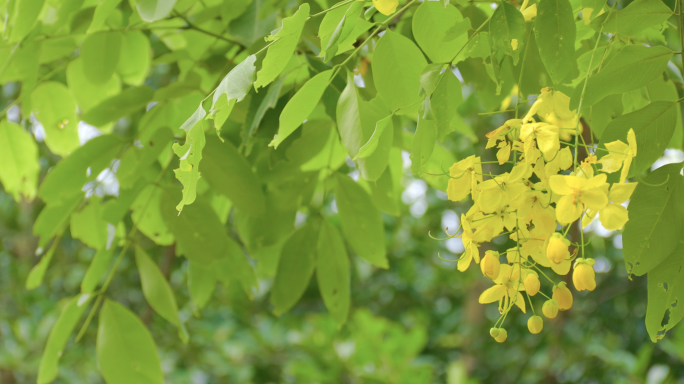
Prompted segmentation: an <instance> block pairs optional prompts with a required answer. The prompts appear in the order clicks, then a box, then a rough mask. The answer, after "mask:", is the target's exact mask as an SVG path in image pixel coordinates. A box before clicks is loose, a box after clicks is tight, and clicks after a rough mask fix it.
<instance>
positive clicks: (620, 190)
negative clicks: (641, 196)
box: [608, 183, 638, 204]
mask: <svg viewBox="0 0 684 384" xmlns="http://www.w3.org/2000/svg"><path fill="white" fill-rule="evenodd" d="M637 184H638V183H615V184H613V186H612V187H610V195H609V196H608V197H609V199H610V201H612V202H613V203H615V204H622V203H624V202H625V201H627V200H629V198H630V197H631V196H632V193H634V188H636V186H637Z"/></svg>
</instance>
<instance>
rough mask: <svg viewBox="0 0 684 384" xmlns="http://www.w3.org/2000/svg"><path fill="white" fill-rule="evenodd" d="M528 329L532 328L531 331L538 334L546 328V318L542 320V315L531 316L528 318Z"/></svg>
mask: <svg viewBox="0 0 684 384" xmlns="http://www.w3.org/2000/svg"><path fill="white" fill-rule="evenodd" d="M527 329H529V330H530V333H532V334H533V335H536V334H537V333H539V332H541V331H542V329H544V320H542V318H541V317H540V316H532V317H530V319H529V320H527Z"/></svg>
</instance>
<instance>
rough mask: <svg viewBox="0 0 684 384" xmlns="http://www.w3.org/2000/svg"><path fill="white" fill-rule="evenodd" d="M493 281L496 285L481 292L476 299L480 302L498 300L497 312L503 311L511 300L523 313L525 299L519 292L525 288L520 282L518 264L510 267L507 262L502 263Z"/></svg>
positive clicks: (486, 302) (487, 302)
mask: <svg viewBox="0 0 684 384" xmlns="http://www.w3.org/2000/svg"><path fill="white" fill-rule="evenodd" d="M494 283H495V284H496V285H494V286H493V287H491V288H488V289H486V290H485V291H484V292H482V294H481V295H480V298H479V300H478V301H479V302H480V304H489V303H493V302H495V301H498V302H499V312H501V313H503V312H504V310H506V309H508V306H509V305H510V303H511V300H512V301H513V302H514V303H515V305H517V306H518V307H519V308H520V310H522V311H523V313H525V311H526V309H525V299H524V298H523V296H522V295H521V294H520V292H519V291H523V290H525V286H524V285H523V284H521V282H520V265H518V264H515V265H514V266H512V267H511V266H510V265H508V264H504V265H502V266H501V269H500V271H499V276H498V277H497V278H496V279H494Z"/></svg>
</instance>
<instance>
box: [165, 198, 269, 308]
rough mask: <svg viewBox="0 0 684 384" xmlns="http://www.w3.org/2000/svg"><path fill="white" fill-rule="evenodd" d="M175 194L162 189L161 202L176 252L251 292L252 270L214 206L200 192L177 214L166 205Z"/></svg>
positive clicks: (254, 281) (254, 280)
mask: <svg viewBox="0 0 684 384" xmlns="http://www.w3.org/2000/svg"><path fill="white" fill-rule="evenodd" d="M177 195H178V193H176V192H175V191H174V190H165V192H164V194H163V195H162V202H161V211H162V215H163V216H164V221H165V222H166V225H167V226H168V227H169V229H170V230H171V232H172V233H173V236H174V237H175V238H176V254H178V255H183V256H185V257H186V258H187V259H188V260H189V261H190V263H196V265H197V266H198V267H201V268H205V269H209V270H214V271H216V278H217V279H220V280H222V281H231V280H237V281H239V282H240V283H241V284H242V286H243V288H244V290H245V292H247V294H248V295H251V292H250V291H249V290H250V288H251V287H253V286H256V277H255V276H254V271H253V270H252V267H251V266H250V264H249V263H248V262H247V258H246V257H245V255H244V254H243V253H242V250H241V249H240V246H239V245H238V244H237V243H236V242H235V240H233V239H231V238H230V237H228V235H227V234H226V230H225V228H224V226H223V224H222V223H221V221H220V220H219V218H218V216H217V215H216V212H215V211H214V209H213V208H212V207H211V205H209V203H208V202H207V201H206V200H205V199H204V198H203V197H201V196H200V197H199V198H198V199H197V201H196V202H195V203H194V204H192V205H190V206H188V207H186V209H185V210H183V214H181V215H177V214H176V213H175V212H174V211H173V210H172V209H169V208H171V207H172V206H173V201H174V199H176V198H177ZM262 229H263V227H262Z"/></svg>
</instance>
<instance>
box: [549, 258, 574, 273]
mask: <svg viewBox="0 0 684 384" xmlns="http://www.w3.org/2000/svg"><path fill="white" fill-rule="evenodd" d="M571 266H572V261H570V260H565V261H564V262H562V263H560V264H555V263H551V269H553V271H554V272H556V274H558V275H561V276H565V275H567V274H568V272H570V267H571Z"/></svg>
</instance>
